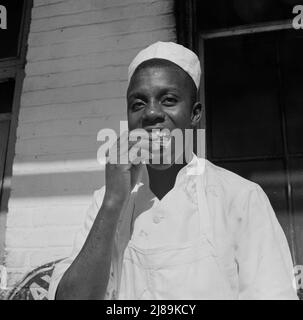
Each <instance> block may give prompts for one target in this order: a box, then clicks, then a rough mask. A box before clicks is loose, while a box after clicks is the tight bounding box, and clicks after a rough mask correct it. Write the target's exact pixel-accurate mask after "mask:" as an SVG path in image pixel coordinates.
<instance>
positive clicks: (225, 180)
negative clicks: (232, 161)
mask: <svg viewBox="0 0 303 320" xmlns="http://www.w3.org/2000/svg"><path fill="white" fill-rule="evenodd" d="M205 168H206V175H207V182H208V183H210V184H216V185H218V186H221V187H223V188H228V189H229V190H230V191H231V192H233V193H235V194H238V193H239V192H242V191H243V190H255V189H256V188H260V186H259V185H258V184H256V183H255V182H252V181H250V180H248V179H245V178H243V177H241V176H239V175H238V174H236V173H234V172H231V171H229V170H227V169H224V168H222V167H219V166H217V165H215V164H213V163H211V162H210V161H208V160H206V166H205Z"/></svg>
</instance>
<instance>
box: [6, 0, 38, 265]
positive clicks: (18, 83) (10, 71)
mask: <svg viewBox="0 0 303 320" xmlns="http://www.w3.org/2000/svg"><path fill="white" fill-rule="evenodd" d="M32 8H33V0H25V2H24V8H23V12H22V18H21V24H20V33H19V39H18V48H17V56H16V57H8V58H3V59H0V82H4V81H7V80H9V79H14V80H15V89H14V95H13V103H12V111H11V113H9V114H8V113H5V114H2V115H0V117H1V119H4V118H6V120H8V119H9V120H10V129H9V134H8V141H7V149H6V157H5V165H4V172H3V182H2V185H1V186H0V265H1V264H3V263H4V259H5V236H6V232H5V230H6V222H7V213H8V200H9V196H10V191H11V177H12V167H13V161H14V156H15V142H16V140H17V135H16V133H17V127H18V116H19V110H20V100H21V93H22V85H23V80H24V77H25V70H24V69H25V64H26V54H27V47H28V46H27V39H28V34H29V30H30V23H31V12H32ZM8 14H9V13H8Z"/></svg>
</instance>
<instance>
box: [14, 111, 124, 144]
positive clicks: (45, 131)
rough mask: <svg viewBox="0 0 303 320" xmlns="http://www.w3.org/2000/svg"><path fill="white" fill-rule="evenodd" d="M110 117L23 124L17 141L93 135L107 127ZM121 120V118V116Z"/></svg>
mask: <svg viewBox="0 0 303 320" xmlns="http://www.w3.org/2000/svg"><path fill="white" fill-rule="evenodd" d="M109 118H110V117H98V118H93V119H91V118H88V119H85V118H82V119H81V120H79V119H72V120H59V119H55V120H49V121H40V122H36V123H29V124H23V125H22V127H20V129H19V130H18V139H19V140H20V141H21V140H24V139H31V138H36V137H39V138H43V137H57V136H72V135H74V134H76V135H91V136H93V135H95V136H97V133H98V132H99V130H100V129H101V128H105V127H106V126H107V122H108V119H109ZM121 118H122V116H121Z"/></svg>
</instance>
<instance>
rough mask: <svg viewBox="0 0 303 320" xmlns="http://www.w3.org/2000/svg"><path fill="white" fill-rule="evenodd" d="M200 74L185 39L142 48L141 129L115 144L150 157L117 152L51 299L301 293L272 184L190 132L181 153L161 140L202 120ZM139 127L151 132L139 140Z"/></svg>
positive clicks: (132, 88)
mask: <svg viewBox="0 0 303 320" xmlns="http://www.w3.org/2000/svg"><path fill="white" fill-rule="evenodd" d="M200 74H201V69H200V63H199V60H198V58H197V56H196V55H195V54H194V53H193V52H191V51H190V50H188V49H186V48H184V47H183V46H180V45H177V44H174V43H163V42H157V43H155V44H153V45H151V46H149V47H148V48H146V49H145V50H143V51H141V52H140V53H139V54H138V55H137V56H136V57H135V59H134V60H133V62H132V63H131V65H130V67H129V87H128V91H127V104H128V124H129V131H130V132H129V133H128V132H127V133H126V134H124V135H122V136H121V137H120V140H121V143H118V142H117V144H115V145H114V146H113V148H118V146H121V148H120V149H119V154H120V155H124V154H125V153H126V152H129V153H130V154H132V155H135V156H134V158H133V160H138V159H139V160H140V161H139V162H136V164H134V162H132V161H128V162H126V163H124V164H121V163H119V162H118V163H117V164H114V163H112V162H111V161H110V159H109V161H108V162H107V164H106V186H105V187H104V188H102V189H101V190H99V191H97V192H95V194H94V199H93V203H92V204H91V206H90V208H89V210H88V214H87V218H86V221H85V225H84V227H83V229H82V230H81V231H80V232H79V234H78V235H77V237H76V240H75V246H74V250H73V253H72V255H71V257H70V258H68V259H66V260H64V261H63V262H61V263H60V264H58V265H57V267H56V269H55V271H54V273H53V277H52V281H51V285H50V290H49V298H50V299H54V298H56V299H296V298H297V297H296V292H295V289H294V288H293V283H292V280H293V270H292V268H293V265H292V260H291V256H290V252H289V248H288V244H287V241H286V238H285V235H284V233H283V231H282V229H281V227H280V225H279V223H278V221H277V219H276V216H275V214H274V212H273V210H272V207H271V205H270V203H269V200H268V198H267V196H266V195H265V193H264V192H263V190H262V189H261V188H260V187H259V186H258V185H256V184H255V183H253V182H250V181H247V180H245V179H243V178H241V177H239V176H237V175H236V174H234V173H231V172H229V171H227V170H224V169H222V168H219V167H216V166H214V165H213V164H211V163H210V162H208V161H207V160H205V159H203V158H200V157H197V156H196V155H193V154H190V155H191V156H190V157H188V145H187V143H186V139H184V140H182V141H183V142H184V152H183V153H181V154H179V155H177V152H176V147H174V146H171V148H167V145H166V144H165V143H164V138H163V139H161V138H160V139H159V136H160V137H161V136H162V132H164V130H168V131H169V132H172V131H174V130H180V131H181V132H183V133H185V131H186V129H192V130H195V129H196V128H197V126H198V124H199V121H200V119H201V114H202V106H201V104H200V103H199V102H198V98H197V97H198V95H197V91H198V88H199V83H200ZM138 129H141V130H142V129H145V130H146V131H147V132H148V134H147V136H146V137H145V138H142V139H141V140H140V142H139V143H137V144H134V142H133V140H132V139H130V137H131V135H132V133H133V132H134V131H137V132H138ZM171 143H172V138H171V139H168V145H170V144H171ZM150 145H152V146H153V148H151V147H150ZM157 146H158V147H157ZM122 149H123V150H122ZM138 149H140V150H141V152H139V153H137V152H136V150H138ZM153 150H156V151H155V152H153ZM167 150H169V151H168V152H167ZM143 151H144V152H143ZM143 153H144V154H145V156H144V157H143ZM186 153H187V154H186ZM109 154H110V152H109ZM156 154H158V155H160V162H158V163H157V164H154V163H153V161H149V160H152V159H153V158H154V156H155V155H156ZM168 155H169V156H171V159H173V160H172V161H171V163H169V162H166V161H164V159H166V158H167V156H168ZM142 157H143V158H144V159H143V158H142ZM109 158H110V157H109ZM180 159H181V160H182V161H176V160H180ZM185 159H187V160H188V161H187V162H188V163H186V161H185ZM145 162H147V164H144V163H145Z"/></svg>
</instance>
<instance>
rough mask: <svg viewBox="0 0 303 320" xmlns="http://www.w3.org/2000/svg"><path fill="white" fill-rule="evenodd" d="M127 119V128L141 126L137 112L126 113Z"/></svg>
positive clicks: (132, 128)
mask: <svg viewBox="0 0 303 320" xmlns="http://www.w3.org/2000/svg"><path fill="white" fill-rule="evenodd" d="M127 121H128V129H129V130H134V129H138V128H140V127H141V126H142V124H141V123H142V121H141V117H140V115H139V113H130V112H128V114H127Z"/></svg>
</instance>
